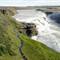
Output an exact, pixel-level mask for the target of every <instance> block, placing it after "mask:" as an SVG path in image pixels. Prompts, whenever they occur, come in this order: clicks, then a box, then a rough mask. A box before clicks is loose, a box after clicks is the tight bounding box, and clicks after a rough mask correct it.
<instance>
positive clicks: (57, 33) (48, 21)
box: [13, 10, 60, 52]
mask: <svg viewBox="0 0 60 60" xmlns="http://www.w3.org/2000/svg"><path fill="white" fill-rule="evenodd" d="M56 15H58V14H56V13H53V14H50V15H48V16H47V15H46V14H45V13H44V12H41V11H36V10H17V14H16V15H15V16H13V17H14V18H15V19H16V20H17V21H19V22H25V23H34V24H35V25H36V29H37V31H38V35H36V36H32V37H31V38H32V39H34V40H36V41H39V42H42V43H43V44H45V45H46V46H48V47H50V48H52V49H54V50H55V51H58V52H60V27H59V21H58V22H57V21H56V20H57V19H56V18H59V17H58V16H60V15H58V16H57V17H56ZM54 16H55V17H54ZM56 22H57V23H56Z"/></svg>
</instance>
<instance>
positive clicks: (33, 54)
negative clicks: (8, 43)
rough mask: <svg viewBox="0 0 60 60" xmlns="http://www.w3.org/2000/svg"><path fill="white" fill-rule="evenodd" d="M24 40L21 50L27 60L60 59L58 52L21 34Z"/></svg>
mask: <svg viewBox="0 0 60 60" xmlns="http://www.w3.org/2000/svg"><path fill="white" fill-rule="evenodd" d="M21 39H22V40H23V41H24V42H25V44H24V47H23V52H24V54H25V56H26V57H27V58H28V60H60V53H58V52H56V51H54V50H52V49H50V48H48V47H47V46H45V45H44V44H42V43H40V42H37V41H34V40H31V39H30V38H28V37H27V36H23V35H21Z"/></svg>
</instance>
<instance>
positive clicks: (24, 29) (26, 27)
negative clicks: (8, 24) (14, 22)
mask: <svg viewBox="0 0 60 60" xmlns="http://www.w3.org/2000/svg"><path fill="white" fill-rule="evenodd" d="M19 32H20V33H23V34H26V35H27V36H29V37H31V36H34V35H37V33H38V32H37V30H36V26H35V24H33V23H21V25H20V28H19Z"/></svg>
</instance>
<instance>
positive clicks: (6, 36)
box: [0, 13, 60, 60]
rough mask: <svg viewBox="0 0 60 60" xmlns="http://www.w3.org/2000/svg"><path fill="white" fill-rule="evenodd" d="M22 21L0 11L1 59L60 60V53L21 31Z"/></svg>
mask: <svg viewBox="0 0 60 60" xmlns="http://www.w3.org/2000/svg"><path fill="white" fill-rule="evenodd" d="M19 27H21V26H20V23H18V22H16V21H15V20H14V19H13V18H12V17H11V16H9V15H4V14H2V13H0V60H60V53H58V52H55V51H54V50H52V49H50V48H48V47H47V46H45V45H44V44H42V43H40V42H37V41H34V40H32V39H30V38H29V37H28V36H26V35H24V34H22V33H20V32H19V29H18V28H19Z"/></svg>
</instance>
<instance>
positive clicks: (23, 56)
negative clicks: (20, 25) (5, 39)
mask: <svg viewBox="0 0 60 60" xmlns="http://www.w3.org/2000/svg"><path fill="white" fill-rule="evenodd" d="M23 46H24V41H23V40H21V43H20V47H19V52H20V54H21V56H22V58H23V60H28V59H27V58H26V56H25V55H24V53H23V51H22V48H23Z"/></svg>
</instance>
